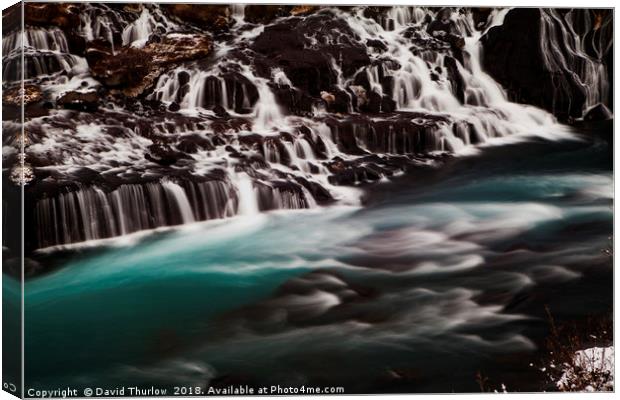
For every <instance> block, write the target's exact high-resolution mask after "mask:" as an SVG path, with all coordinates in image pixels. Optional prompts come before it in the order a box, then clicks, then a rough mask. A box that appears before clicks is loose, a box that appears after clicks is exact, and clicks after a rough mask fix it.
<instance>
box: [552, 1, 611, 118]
mask: <svg viewBox="0 0 620 400" xmlns="http://www.w3.org/2000/svg"><path fill="white" fill-rule="evenodd" d="M540 13H541V19H540V29H541V34H540V37H541V41H540V49H541V53H542V56H543V60H544V63H545V67H546V68H547V69H548V70H549V71H551V72H562V73H563V76H567V77H569V79H572V80H574V81H575V83H576V84H577V87H579V88H580V89H581V90H582V91H583V93H584V94H585V97H586V102H585V104H584V106H583V113H585V112H586V111H587V110H588V109H589V108H590V107H593V106H595V105H596V104H598V103H602V104H608V94H609V82H608V78H607V70H606V67H605V65H604V64H603V62H602V60H600V59H599V60H596V59H594V58H592V57H591V56H590V55H588V54H587V52H586V49H585V44H584V43H583V41H582V40H581V38H580V37H579V35H577V33H575V28H574V26H573V23H574V21H573V18H572V17H571V16H572V14H571V13H572V12H571V13H569V14H568V15H567V16H562V15H561V14H560V12H559V11H558V10H556V9H552V8H550V9H541V11H540ZM595 48H597V47H596V46H595ZM554 83H555V84H556V85H558V86H559V87H556V93H554V96H561V95H562V89H563V88H562V87H561V85H562V84H564V82H563V81H558V82H554ZM569 93H570V92H569Z"/></svg>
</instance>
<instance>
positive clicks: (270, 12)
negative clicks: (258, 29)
mask: <svg viewBox="0 0 620 400" xmlns="http://www.w3.org/2000/svg"><path fill="white" fill-rule="evenodd" d="M290 9H291V6H280V5H266V4H248V5H246V6H245V8H244V10H243V13H244V17H245V20H246V21H247V22H250V23H252V24H268V23H270V22H272V21H273V20H274V19H276V18H279V17H284V16H288V15H289V13H290Z"/></svg>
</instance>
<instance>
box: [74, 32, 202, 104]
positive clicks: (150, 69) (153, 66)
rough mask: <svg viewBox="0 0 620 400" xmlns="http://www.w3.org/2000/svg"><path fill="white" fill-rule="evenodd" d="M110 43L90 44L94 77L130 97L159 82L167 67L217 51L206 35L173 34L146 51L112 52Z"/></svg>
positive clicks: (130, 49)
mask: <svg viewBox="0 0 620 400" xmlns="http://www.w3.org/2000/svg"><path fill="white" fill-rule="evenodd" d="M108 45H109V43H108V42H104V41H95V42H89V47H88V49H87V51H86V58H87V61H88V64H89V67H90V71H91V74H92V76H93V77H94V78H95V79H98V80H100V81H101V82H102V83H103V84H104V85H106V86H108V87H111V88H117V89H119V90H122V92H123V93H124V94H125V95H127V96H130V97H136V96H139V95H141V94H142V93H144V92H145V91H146V90H147V89H148V88H150V87H152V85H153V84H154V83H155V82H156V80H157V78H158V77H159V75H160V74H161V73H162V72H163V70H164V67H167V68H169V67H171V66H174V65H176V64H179V63H181V62H185V61H192V60H197V59H202V58H205V57H207V56H209V55H210V54H211V52H212V50H213V42H212V40H211V38H210V37H208V36H205V35H199V34H198V35H190V34H169V35H166V36H164V37H162V38H159V40H157V41H152V42H148V43H147V44H146V46H145V47H144V48H142V49H136V48H133V47H123V48H122V49H120V50H119V51H117V52H115V53H112V51H111V47H108Z"/></svg>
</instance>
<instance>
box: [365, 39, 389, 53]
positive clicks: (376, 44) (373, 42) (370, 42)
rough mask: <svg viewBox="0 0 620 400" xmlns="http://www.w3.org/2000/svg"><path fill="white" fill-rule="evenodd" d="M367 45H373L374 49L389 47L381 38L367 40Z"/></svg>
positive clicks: (382, 49) (384, 49) (381, 49)
mask: <svg viewBox="0 0 620 400" xmlns="http://www.w3.org/2000/svg"><path fill="white" fill-rule="evenodd" d="M366 46H368V47H372V48H373V49H375V50H378V51H386V50H387V49H388V48H387V45H386V44H385V43H383V42H382V41H381V40H379V39H368V40H366Z"/></svg>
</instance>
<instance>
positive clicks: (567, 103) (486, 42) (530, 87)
mask: <svg viewBox="0 0 620 400" xmlns="http://www.w3.org/2000/svg"><path fill="white" fill-rule="evenodd" d="M541 12H542V11H541V10H540V9H537V8H515V9H512V10H510V11H509V12H508V14H507V15H506V17H505V19H504V23H503V24H502V25H500V26H495V27H493V28H491V29H489V31H488V32H487V33H486V34H485V35H484V36H483V37H482V38H481V42H482V44H483V48H484V54H485V57H484V60H483V61H484V68H485V70H486V71H487V72H488V73H489V74H490V75H491V76H492V77H493V78H494V79H495V80H497V81H498V82H499V83H501V84H502V85H503V86H504V87H505V88H506V89H507V91H508V95H509V97H510V99H511V100H513V101H517V102H521V103H528V104H533V105H535V106H538V107H541V108H544V109H546V110H548V111H550V112H552V113H554V114H555V115H556V116H557V117H558V118H559V119H560V120H568V119H571V118H579V117H581V114H582V111H583V107H584V104H585V102H586V94H585V90H584V87H583V85H582V84H581V82H580V78H579V74H580V73H581V70H580V68H581V67H580V65H581V62H582V61H579V60H577V61H576V65H570V66H560V67H559V68H552V69H550V68H549V67H547V65H546V63H545V57H547V55H543V53H542V52H543V50H542V48H541V45H540V43H541V35H542V30H541V25H542V24H541V18H542V16H541ZM572 12H573V13H576V14H577V15H576V16H574V17H573V18H577V16H579V15H580V13H584V12H588V10H572ZM585 17H586V16H584V18H585ZM550 23H552V24H555V25H556V26H555V28H556V29H558V30H559V29H562V27H561V26H558V25H557V24H559V22H558V21H555V20H553V21H551V22H550ZM517 32H518V34H517ZM542 40H549V39H548V38H543V39H542ZM610 40H611V39H610ZM554 45H556V46H557V51H558V52H559V53H562V54H567V53H570V52H571V50H570V49H568V47H567V46H568V44H567V43H565V42H563V41H562V40H556V41H555V42H554ZM569 68H572V70H571V69H569Z"/></svg>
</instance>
